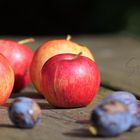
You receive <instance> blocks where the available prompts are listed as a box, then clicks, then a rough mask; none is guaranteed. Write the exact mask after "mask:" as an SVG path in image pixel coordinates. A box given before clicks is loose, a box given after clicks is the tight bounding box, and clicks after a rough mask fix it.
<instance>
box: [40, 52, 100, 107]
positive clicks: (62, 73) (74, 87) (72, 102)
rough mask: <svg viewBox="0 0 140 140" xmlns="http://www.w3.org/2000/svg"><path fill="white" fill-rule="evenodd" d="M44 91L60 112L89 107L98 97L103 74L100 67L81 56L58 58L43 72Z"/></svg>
mask: <svg viewBox="0 0 140 140" xmlns="http://www.w3.org/2000/svg"><path fill="white" fill-rule="evenodd" d="M41 74H42V80H41V90H42V92H43V95H44V96H45V98H46V99H47V101H48V102H49V103H50V104H51V105H53V106H54V107H57V108H75V107H84V106H87V105H88V104H89V103H90V102H91V101H92V100H93V99H94V97H95V96H96V95H97V92H98V89H99V86H100V72H99V69H98V66H97V64H96V63H95V62H94V61H93V60H91V59H89V58H88V57H85V56H82V55H81V53H79V54H77V55H76V54H71V53H65V54H58V55H55V56H53V57H51V58H50V59H49V60H48V61H47V62H46V63H45V64H44V65H43V67H42V70H41Z"/></svg>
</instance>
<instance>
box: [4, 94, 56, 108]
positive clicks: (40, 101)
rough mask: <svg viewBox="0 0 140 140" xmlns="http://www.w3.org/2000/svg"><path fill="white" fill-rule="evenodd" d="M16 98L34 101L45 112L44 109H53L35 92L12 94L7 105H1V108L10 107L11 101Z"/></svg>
mask: <svg viewBox="0 0 140 140" xmlns="http://www.w3.org/2000/svg"><path fill="white" fill-rule="evenodd" d="M17 97H28V98H32V99H34V100H35V101H36V102H37V103H38V105H39V106H40V108H41V110H46V109H54V107H53V106H51V105H50V104H49V103H48V102H47V101H46V99H45V98H44V97H43V96H42V95H41V94H39V93H37V92H21V93H12V94H11V96H10V98H9V99H10V100H8V102H7V103H5V104H4V105H3V107H5V108H7V107H9V106H10V104H11V102H12V100H14V98H17Z"/></svg>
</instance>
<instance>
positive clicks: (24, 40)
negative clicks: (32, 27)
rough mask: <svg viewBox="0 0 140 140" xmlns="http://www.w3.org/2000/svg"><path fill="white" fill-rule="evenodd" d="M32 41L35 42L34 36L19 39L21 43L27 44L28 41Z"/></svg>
mask: <svg viewBox="0 0 140 140" xmlns="http://www.w3.org/2000/svg"><path fill="white" fill-rule="evenodd" d="M31 42H35V39H34V38H27V39H23V40H20V41H18V43H19V44H26V43H31Z"/></svg>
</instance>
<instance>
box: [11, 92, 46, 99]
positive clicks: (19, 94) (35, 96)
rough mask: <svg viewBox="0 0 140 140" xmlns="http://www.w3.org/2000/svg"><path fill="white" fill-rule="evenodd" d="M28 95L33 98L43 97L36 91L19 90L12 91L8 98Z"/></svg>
mask: <svg viewBox="0 0 140 140" xmlns="http://www.w3.org/2000/svg"><path fill="white" fill-rule="evenodd" d="M22 96H24V97H29V98H33V99H44V97H43V96H42V95H41V94H40V93H38V92H26V91H25V92H20V93H12V94H11V96H10V98H17V97H22Z"/></svg>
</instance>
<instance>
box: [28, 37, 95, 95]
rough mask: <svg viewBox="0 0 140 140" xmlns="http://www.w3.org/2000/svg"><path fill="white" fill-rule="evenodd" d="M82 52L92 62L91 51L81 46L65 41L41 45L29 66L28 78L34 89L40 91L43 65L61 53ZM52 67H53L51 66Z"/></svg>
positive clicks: (48, 42) (51, 41)
mask: <svg viewBox="0 0 140 140" xmlns="http://www.w3.org/2000/svg"><path fill="white" fill-rule="evenodd" d="M80 52H82V55H83V56H86V57H88V58H90V59H91V60H94V57H93V55H92V53H91V51H90V50H89V49H88V48H87V47H85V46H82V45H79V44H77V43H75V42H72V41H70V40H67V39H62V40H50V41H47V42H45V43H43V44H42V45H41V46H40V47H39V48H38V49H37V50H36V51H35V53H34V57H33V60H32V63H31V66H30V77H31V80H32V83H33V84H34V86H35V88H36V89H37V90H38V91H39V92H40V93H42V91H41V69H42V67H43V65H44V63H45V62H46V61H47V60H48V59H49V58H51V57H52V56H54V55H57V54H62V53H73V54H78V53H80ZM52 67H53V65H52Z"/></svg>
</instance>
